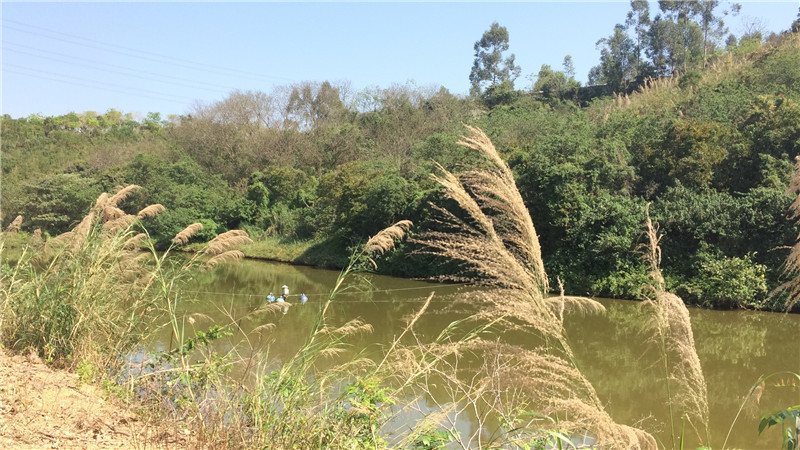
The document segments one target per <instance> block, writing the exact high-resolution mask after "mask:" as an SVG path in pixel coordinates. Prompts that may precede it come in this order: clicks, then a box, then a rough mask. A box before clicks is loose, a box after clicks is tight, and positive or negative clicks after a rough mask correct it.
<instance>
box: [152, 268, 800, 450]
mask: <svg viewBox="0 0 800 450" xmlns="http://www.w3.org/2000/svg"><path fill="white" fill-rule="evenodd" d="M337 276H338V272H335V271H326V270H319V269H313V268H309V267H301V266H290V265H284V264H275V263H267V262H260V261H244V262H242V263H240V264H237V265H227V266H222V267H219V268H218V269H217V270H215V271H213V272H210V273H207V274H204V275H202V276H201V277H200V278H199V279H197V280H196V281H194V282H192V284H191V285H189V286H187V287H186V288H185V291H186V294H187V296H189V297H190V298H192V299H193V301H192V302H190V303H188V304H186V306H185V308H186V311H187V313H192V314H196V315H195V316H194V318H195V321H194V327H195V328H197V329H204V328H207V327H208V326H209V325H210V323H211V322H212V321H213V322H215V323H229V322H230V320H231V318H232V319H233V320H235V321H236V324H237V326H238V327H239V328H240V329H241V330H242V333H243V334H242V333H240V334H236V335H234V336H232V337H230V338H226V339H224V340H222V341H219V343H218V346H219V350H220V351H225V350H229V349H231V348H233V347H236V349H237V350H238V351H239V352H241V353H243V354H247V353H248V352H251V351H264V349H265V348H266V347H267V346H269V355H270V359H271V361H273V362H274V363H275V364H279V363H280V361H282V360H285V359H286V358H289V357H291V355H293V354H294V352H296V351H297V349H299V348H300V346H301V345H302V343H303V341H304V340H305V339H306V337H307V336H308V334H309V332H310V330H311V327H312V325H313V322H314V320H315V318H316V317H317V314H318V313H319V311H320V307H321V304H322V302H323V301H324V300H325V298H326V295H327V293H328V291H329V290H330V289H331V288H332V286H333V285H334V284H335V282H336V278H337ZM284 284H286V285H288V286H289V288H290V290H291V294H292V296H291V297H290V302H291V303H292V304H293V306H291V307H290V308H289V309H288V311H287V312H286V314H281V313H280V312H277V313H274V312H272V313H264V312H261V313H259V312H257V310H258V309H259V308H260V307H261V306H262V305H263V304H264V302H265V296H266V295H267V294H268V293H269V292H270V291H272V292H274V293H275V294H276V295H278V294H279V291H280V287H281V286H282V285H284ZM465 289H468V288H465V287H461V286H453V285H441V284H434V283H427V282H421V281H413V280H406V279H399V278H391V277H383V276H369V277H356V278H354V279H352V283H350V284H348V287H347V288H346V289H344V290H343V291H341V292H340V293H339V294H338V296H337V298H336V300H335V302H334V303H333V305H332V306H331V308H330V310H329V323H332V324H341V323H344V322H345V321H347V320H349V319H353V318H361V319H362V320H364V321H365V322H367V323H369V324H372V326H373V327H374V331H373V332H372V333H371V334H369V335H368V336H365V337H360V338H356V339H355V341H354V342H353V343H354V347H356V348H365V349H367V351H368V352H369V351H374V352H376V353H377V352H379V351H380V349H381V348H383V346H386V345H387V344H388V343H390V342H391V340H392V338H393V337H394V336H395V335H396V334H397V333H399V332H400V330H401V329H402V327H403V325H404V324H405V320H406V318H407V317H408V316H409V315H411V314H413V313H414V312H416V311H417V309H418V308H419V307H420V306H421V305H422V302H423V301H424V300H425V298H426V297H427V296H428V295H429V294H430V292H432V291H435V292H436V295H435V297H434V302H433V303H432V305H431V307H430V309H429V312H428V313H426V315H425V317H424V318H423V320H421V321H420V322H419V323H418V326H417V328H418V330H419V331H420V335H421V336H423V338H430V339H432V338H433V337H434V336H436V335H438V333H439V332H440V331H441V330H442V329H443V328H444V327H445V326H447V324H448V323H450V322H451V321H452V320H454V319H456V318H458V316H457V315H454V314H453V313H447V312H443V311H444V310H445V307H446V306H447V305H448V304H449V303H450V301H451V300H450V298H452V296H457V295H459V293H460V292H463V291H464V290H465ZM300 293H305V294H306V295H307V296H308V298H309V301H308V303H306V304H304V305H302V304H300V303H299V301H298V298H297V295H298V294H300ZM600 301H601V302H602V303H603V304H604V305H605V306H606V308H607V311H606V313H605V314H603V315H599V316H588V317H580V316H573V317H568V318H567V320H566V325H567V329H568V337H569V340H570V343H571V345H572V347H573V349H574V351H575V353H576V357H577V363H578V365H579V367H580V368H581V370H582V371H583V372H584V373H585V374H586V376H587V377H588V379H589V380H590V381H591V382H592V383H593V385H594V386H595V389H596V390H597V393H598V395H599V397H600V398H601V399H602V401H603V402H604V404H605V405H606V408H607V410H608V411H609V413H610V414H611V416H612V417H613V418H614V419H615V420H616V421H618V422H619V423H625V424H630V425H638V426H640V427H642V428H644V429H646V430H648V431H650V432H651V433H653V434H655V435H656V436H657V437H658V438H659V439H660V440H661V441H662V442H663V443H664V444H665V445H666V446H667V447H672V444H671V441H670V436H671V432H670V429H669V424H668V422H667V421H666V418H667V417H668V409H667V406H666V405H667V401H666V399H667V394H666V389H665V384H664V382H663V378H664V373H663V365H660V363H659V359H658V353H657V352H655V351H653V347H652V345H650V344H648V343H647V342H646V338H645V336H644V331H643V323H644V322H645V312H644V310H642V308H641V305H640V304H639V303H637V302H630V301H619V300H605V299H600ZM690 313H691V316H692V326H693V329H694V335H695V341H696V345H697V352H698V354H699V357H700V360H701V363H702V366H703V371H704V373H705V376H706V380H707V383H708V393H709V406H710V415H711V420H710V424H711V444H712V446H713V447H714V448H721V446H722V442H723V440H724V439H725V436H726V434H727V433H728V429H729V428H730V425H731V422H732V421H733V419H734V416H735V415H736V412H737V410H738V408H739V405H740V403H741V401H742V398H743V397H744V396H745V395H746V393H747V392H748V390H749V389H750V388H751V386H752V385H753V383H754V382H755V381H756V380H757V379H758V378H759V377H760V376H762V375H766V374H770V373H773V372H778V371H794V372H800V346H798V335H799V334H800V315H785V314H776V313H761V312H753V311H707V310H700V309H691V310H690ZM201 314H202V315H201ZM265 323H275V324H276V326H275V328H274V329H273V330H272V331H270V332H268V333H260V332H255V333H254V332H253V330H256V329H257V327H259V326H261V325H263V324H265ZM262 329H263V327H262ZM245 335H246V336H247V339H246V340H243V339H242V338H243V336H245ZM169 345H170V343H169V337H168V334H167V333H162V334H159V335H158V336H157V338H156V339H155V340H154V342H153V343H152V348H151V349H165V348H166V347H168V346H169ZM783 380H787V381H788V378H784V379H783ZM774 384H775V383H773V384H769V385H767V386H766V389H765V391H764V394H763V396H762V398H761V403H760V406H759V408H760V409H759V411H760V412H761V413H765V412H768V411H772V410H777V409H781V408H783V407H786V406H790V405H796V404H800V389H799V388H798V387H794V388H792V387H785V386H783V387H782V386H775V385H774ZM777 384H782V383H781V381H778V383H777ZM783 384H785V383H783ZM422 403H423V404H422V405H421V407H422V408H423V409H433V408H434V405H433V403H432V402H431V401H427V402H425V401H422ZM754 411H755V410H754V409H752V408H749V409H747V410H746V411H745V413H743V414H742V416H741V417H740V418H739V420H738V422H737V424H736V426H735V427H734V429H733V432H732V434H731V438H730V440H729V442H728V448H745V449H760V448H764V449H766V448H777V447H778V446H779V444H780V440H779V437H778V434H779V431H778V430H777V429H770V430H767V431H765V432H764V434H763V435H762V436H759V435H758V425H757V424H758V419H757V418H756V416H755V414H757V412H754ZM475 426H476V421H475V418H474V417H469V416H465V417H462V418H460V419H459V427H460V428H462V429H463V430H464V432H466V431H468V430H470V429H474V428H475ZM676 426H677V427H678V430H676V434H677V433H679V432H680V429H679V428H680V423H678V424H677V425H676ZM687 427H688V425H687ZM686 435H687V436H692V435H693V433H692V432H691V431H687V433H686ZM695 444H696V442H695V440H694V439H691V438H690V439H689V442H688V445H686V446H685V448H694V446H695ZM677 446H678V445H677V444H676V445H675V447H676V448H677Z"/></svg>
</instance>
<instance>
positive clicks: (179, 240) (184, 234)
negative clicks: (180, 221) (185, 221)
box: [172, 222, 203, 245]
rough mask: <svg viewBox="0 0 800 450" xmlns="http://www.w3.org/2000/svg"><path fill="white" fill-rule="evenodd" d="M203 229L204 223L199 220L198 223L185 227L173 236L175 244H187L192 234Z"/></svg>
mask: <svg viewBox="0 0 800 450" xmlns="http://www.w3.org/2000/svg"><path fill="white" fill-rule="evenodd" d="M202 229H203V224H202V223H199V222H198V223H193V224H191V225H189V226H187V227H186V228H184V229H183V230H182V231H180V232H179V233H178V234H176V235H175V237H174V238H172V242H173V243H174V244H178V245H185V244H186V243H187V242H189V239H191V238H192V236H193V235H194V234H195V233H197V232H198V231H200V230H202Z"/></svg>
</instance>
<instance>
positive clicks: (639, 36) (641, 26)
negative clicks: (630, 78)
mask: <svg viewBox="0 0 800 450" xmlns="http://www.w3.org/2000/svg"><path fill="white" fill-rule="evenodd" d="M625 26H626V27H628V28H629V29H630V28H633V35H634V38H635V39H636V47H635V49H634V55H635V57H636V59H635V61H634V64H635V66H636V68H637V70H638V71H639V72H641V69H642V47H643V46H644V45H645V42H646V41H647V30H648V27H649V26H650V4H649V3H648V2H647V0H631V10H630V11H628V17H627V19H626V20H625Z"/></svg>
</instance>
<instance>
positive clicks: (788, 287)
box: [767, 156, 800, 311]
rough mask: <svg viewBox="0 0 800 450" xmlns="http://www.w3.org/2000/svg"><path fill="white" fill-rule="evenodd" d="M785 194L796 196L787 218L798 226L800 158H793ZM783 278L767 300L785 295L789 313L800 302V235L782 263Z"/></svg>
mask: <svg viewBox="0 0 800 450" xmlns="http://www.w3.org/2000/svg"><path fill="white" fill-rule="evenodd" d="M786 193H787V194H792V195H797V198H796V199H795V200H794V202H792V204H791V206H789V209H790V210H791V214H790V216H789V217H790V219H793V220H795V223H796V224H798V225H800V156H798V157H796V158H795V164H794V174H793V175H792V178H791V180H790V181H789V187H788V188H787V189H786ZM783 276H785V277H787V278H788V279H787V281H785V282H784V283H782V284H781V285H779V286H778V287H777V288H775V290H773V291H772V292H770V294H769V296H768V297H767V300H769V299H772V298H774V297H775V296H776V295H778V294H785V295H786V302H785V303H784V308H785V310H786V311H790V310H791V309H792V308H793V307H794V306H795V305H796V304H797V303H798V302H800V235H798V236H797V239H796V240H795V244H794V245H793V246H792V249H791V251H789V256H787V257H786V261H784V263H783Z"/></svg>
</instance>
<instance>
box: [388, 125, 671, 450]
mask: <svg viewBox="0 0 800 450" xmlns="http://www.w3.org/2000/svg"><path fill="white" fill-rule="evenodd" d="M467 130H468V136H467V137H466V138H464V139H462V141H461V144H462V145H464V146H466V147H468V148H472V149H474V150H476V151H478V152H480V153H481V154H482V155H483V156H484V157H485V158H486V160H487V163H488V164H487V167H486V168H484V169H476V170H472V171H468V172H465V173H460V174H453V173H450V172H448V171H447V170H445V169H443V168H442V167H441V166H440V167H439V170H440V172H441V175H434V176H433V179H434V180H435V181H436V182H438V183H439V184H440V185H441V186H442V187H443V188H444V192H445V195H446V197H447V198H448V199H450V200H452V201H454V202H455V203H456V204H457V205H458V208H457V209H454V210H448V209H445V208H443V207H439V206H435V205H434V208H436V210H437V211H438V212H439V213H440V216H439V217H440V218H439V220H438V226H439V228H440V229H439V230H435V231H429V232H425V233H423V234H422V235H421V236H420V237H419V238H418V239H415V241H416V242H417V243H419V244H422V245H424V246H425V247H426V250H424V252H426V253H429V254H432V255H436V256H439V257H442V258H445V259H447V260H451V261H458V262H460V263H461V264H462V267H463V272H462V274H460V275H455V276H452V277H448V278H450V279H455V280H459V281H461V280H464V279H473V278H476V277H477V280H478V282H479V283H480V284H483V285H485V286H489V287H492V288H494V289H493V290H491V291H484V292H480V293H475V294H473V295H472V296H471V297H470V301H471V302H472V303H473V304H474V305H477V307H478V311H479V312H477V313H476V314H474V315H473V316H472V317H471V318H470V320H469V321H470V323H472V322H473V321H474V322H475V323H478V324H484V325H479V327H478V329H481V330H487V329H490V328H491V329H495V328H496V329H498V330H501V332H506V331H509V330H518V331H520V332H525V333H530V334H532V335H536V336H538V338H532V339H531V340H530V341H529V342H541V344H540V345H538V346H532V347H531V348H522V347H519V346H515V345H510V344H507V343H504V342H503V341H502V340H501V339H498V340H496V341H488V340H485V339H484V338H481V337H480V336H479V335H480V333H475V334H471V335H470V336H468V337H467V338H462V339H459V340H452V339H445V340H443V341H440V342H437V343H435V344H432V345H423V344H419V345H418V347H419V350H418V352H421V353H423V354H425V353H426V352H427V353H429V354H432V355H435V358H434V361H433V362H432V363H430V364H429V365H428V366H420V365H419V364H416V365H415V364H410V363H409V360H413V359H414V358H413V357H411V356H408V355H407V356H406V357H405V358H400V359H399V360H398V364H399V365H401V366H404V367H405V368H406V370H408V371H409V373H407V374H406V377H408V378H409V379H411V378H413V377H414V374H417V376H419V377H421V379H423V380H425V383H423V386H424V385H426V384H427V383H428V382H430V380H431V377H432V375H435V376H436V377H437V378H439V379H443V380H445V381H444V383H445V384H446V385H448V386H449V387H450V392H451V393H452V395H453V398H452V399H450V400H451V401H454V402H456V403H461V404H465V405H471V406H469V407H471V408H473V409H475V410H483V409H484V408H485V406H486V405H487V404H488V405H489V409H490V410H495V412H496V413H497V414H499V416H500V417H508V416H509V415H512V414H513V411H512V410H511V409H509V408H510V407H512V406H513V405H515V404H522V405H526V408H528V410H529V411H530V412H534V413H537V414H540V415H542V416H546V417H549V418H550V419H551V420H553V421H554V422H553V423H552V424H550V425H549V427H548V429H549V430H552V429H557V430H560V431H562V432H566V433H571V434H572V435H574V436H581V435H585V434H587V433H588V434H589V435H591V436H593V437H594V438H595V439H596V440H597V444H598V445H601V446H605V447H613V448H656V441H655V439H654V438H653V437H652V436H651V435H649V434H648V433H646V432H644V431H641V430H637V429H635V428H631V427H628V426H625V425H620V424H617V423H615V422H614V420H613V419H612V418H611V417H610V416H609V415H608V414H607V413H606V412H605V410H604V408H603V405H602V403H601V401H600V399H599V398H598V397H597V394H596V392H595V390H594V388H593V387H592V385H591V383H590V382H589V381H588V380H587V379H586V378H585V377H584V376H583V374H582V373H581V371H580V370H579V369H578V368H577V366H576V365H575V363H574V358H573V353H572V350H571V348H570V347H569V344H568V343H567V340H566V336H565V331H564V326H563V313H564V310H565V309H566V308H567V307H569V306H579V307H580V308H586V309H590V310H600V309H602V306H601V305H599V304H598V303H597V302H594V301H592V300H590V299H584V298H580V297H570V298H567V297H566V296H563V295H562V296H560V297H557V298H555V299H554V300H551V299H548V298H547V292H548V278H547V274H546V273H545V269H544V263H543V261H542V257H541V247H540V245H539V239H538V236H537V234H536V229H535V228H534V225H533V221H532V220H531V217H530V215H529V213H528V209H527V207H526V206H525V204H524V202H523V200H522V196H521V195H520V193H519V191H518V190H517V187H516V183H515V182H514V177H513V174H512V173H511V170H510V169H509V167H508V166H507V165H506V163H505V162H504V161H503V160H502V158H501V157H500V155H499V154H498V153H497V150H496V149H495V148H494V146H493V145H492V143H491V141H490V140H489V138H488V137H487V136H486V135H485V134H484V133H483V132H482V131H481V130H479V129H477V128H474V127H469V126H467ZM409 351H411V350H409ZM406 353H408V352H406ZM412 353H413V351H412ZM400 354H403V352H400ZM469 354H472V355H476V357H478V358H482V359H483V360H484V361H486V362H487V364H488V365H485V366H484V368H483V369H482V370H480V371H477V372H472V373H468V372H469V371H467V370H466V369H464V368H462V367H461V366H460V365H459V358H462V357H464V356H465V355H469ZM465 380H466V381H465ZM501 398H506V399H510V400H509V401H500V400H499V399H501ZM487 402H488V403H487ZM479 405H480V406H479ZM512 409H513V408H512ZM521 428H522V429H526V430H528V433H529V434H525V433H523V434H522V436H521V437H520V438H521V439H523V440H525V439H528V438H529V437H531V436H536V435H537V433H543V432H544V431H545V430H544V429H542V428H541V427H538V428H537V427H536V425H535V423H534V421H533V420H532V419H527V420H525V423H524V424H523V426H522V427H521ZM514 434H515V433H511V434H509V435H508V436H507V443H512V444H513V442H514V439H515V438H514V436H513V435H514ZM516 435H519V433H516ZM518 437H519V436H518ZM475 439H477V442H476V441H475ZM521 442H522V441H518V442H517V443H521ZM461 444H462V446H472V445H476V446H478V447H481V446H483V443H481V441H480V436H473V441H470V442H467V441H465V442H461ZM495 444H496V443H495Z"/></svg>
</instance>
